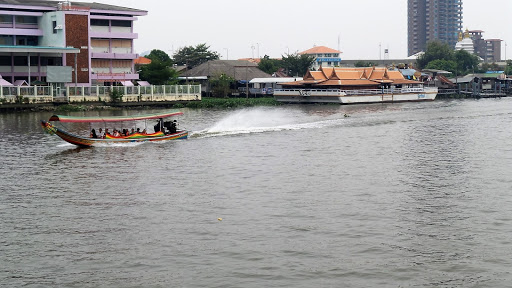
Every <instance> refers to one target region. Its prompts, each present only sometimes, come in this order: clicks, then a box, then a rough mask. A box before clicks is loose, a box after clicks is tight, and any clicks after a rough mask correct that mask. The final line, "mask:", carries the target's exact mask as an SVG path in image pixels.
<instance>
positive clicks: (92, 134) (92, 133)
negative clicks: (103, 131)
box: [91, 129, 98, 138]
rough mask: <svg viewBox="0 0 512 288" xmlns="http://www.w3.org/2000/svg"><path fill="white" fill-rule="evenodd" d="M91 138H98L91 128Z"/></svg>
mask: <svg viewBox="0 0 512 288" xmlns="http://www.w3.org/2000/svg"><path fill="white" fill-rule="evenodd" d="M91 138H98V135H96V130H94V129H92V130H91Z"/></svg>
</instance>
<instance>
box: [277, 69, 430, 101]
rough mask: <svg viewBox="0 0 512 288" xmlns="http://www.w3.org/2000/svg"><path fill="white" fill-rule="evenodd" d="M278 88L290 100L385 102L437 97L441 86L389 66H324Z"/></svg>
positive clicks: (279, 99) (279, 92)
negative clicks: (425, 84)
mask: <svg viewBox="0 0 512 288" xmlns="http://www.w3.org/2000/svg"><path fill="white" fill-rule="evenodd" d="M282 86H283V89H277V90H275V91H274V97H275V99H276V100H277V101H280V102H287V103H340V104H355V103H385V102H406V101H428V100H430V101H433V100H435V98H436V96H437V93H438V90H437V88H436V87H424V85H423V83H422V82H419V81H414V80H408V79H405V78H404V76H403V75H402V74H401V73H400V72H399V71H390V70H388V69H386V68H375V67H371V68H320V70H319V71H308V73H307V74H306V75H305V76H304V79H303V80H302V81H296V82H290V83H283V84H282Z"/></svg>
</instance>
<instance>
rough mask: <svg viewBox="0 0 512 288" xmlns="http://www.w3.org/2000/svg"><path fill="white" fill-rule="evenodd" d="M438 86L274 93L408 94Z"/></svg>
mask: <svg viewBox="0 0 512 288" xmlns="http://www.w3.org/2000/svg"><path fill="white" fill-rule="evenodd" d="M435 92H437V88H436V87H410V88H392V89H356V90H341V89H276V90H275V91H274V95H290V96H345V95H379V94H406V93H435Z"/></svg>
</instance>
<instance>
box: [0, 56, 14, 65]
mask: <svg viewBox="0 0 512 288" xmlns="http://www.w3.org/2000/svg"><path fill="white" fill-rule="evenodd" d="M11 65H12V61H11V56H0V66H11Z"/></svg>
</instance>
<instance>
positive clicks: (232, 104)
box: [0, 97, 281, 112]
mask: <svg viewBox="0 0 512 288" xmlns="http://www.w3.org/2000/svg"><path fill="white" fill-rule="evenodd" d="M120 104H121V105H118V104H115V105H109V103H103V102H94V103H91V102H89V103H88V102H82V103H76V104H65V105H52V104H51V103H49V105H48V104H47V105H37V104H32V103H30V104H10V105H0V111H6V112H8V111H57V112H77V111H95V110H124V109H153V108H159V107H166V108H175V109H180V108H192V109H202V108H237V107H254V106H278V105H281V103H280V102H277V101H276V100H275V99H274V98H273V97H265V98H213V97H205V98H203V99H202V100H201V101H191V102H182V103H169V102H164V103H159V102H153V103H144V104H142V103H141V105H129V106H125V105H122V104H123V103H120Z"/></svg>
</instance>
